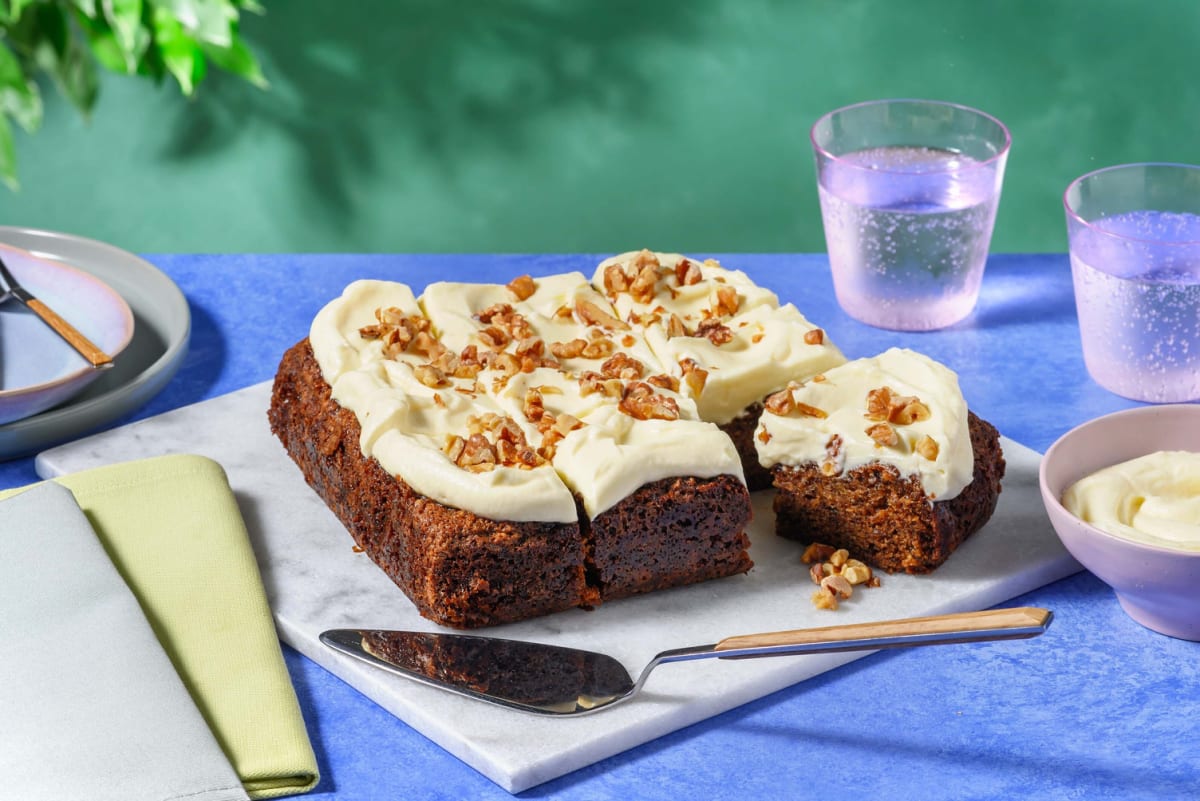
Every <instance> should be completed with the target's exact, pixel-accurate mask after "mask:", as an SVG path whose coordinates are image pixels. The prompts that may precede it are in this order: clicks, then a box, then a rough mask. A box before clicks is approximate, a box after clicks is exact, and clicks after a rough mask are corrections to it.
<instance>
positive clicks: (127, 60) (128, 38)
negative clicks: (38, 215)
mask: <svg viewBox="0 0 1200 801" xmlns="http://www.w3.org/2000/svg"><path fill="white" fill-rule="evenodd" d="M243 11H248V12H253V13H257V14H261V13H263V8H262V6H260V5H259V4H258V2H256V0H0V180H3V181H4V182H5V183H6V184H8V186H9V188H10V189H13V190H15V189H17V188H18V184H17V159H16V148H15V145H14V142H13V123H15V124H17V125H19V126H21V128H23V129H24V130H25V131H27V132H29V133H31V134H32V133H35V132H36V131H37V130H38V128H39V127H41V124H42V112H43V103H42V90H41V88H40V85H39V81H38V79H39V78H41V77H46V78H48V79H49V80H50V81H51V82H52V83H53V84H54V85H55V86H56V87H57V88H58V91H59V92H60V93H61V94H62V95H63V96H64V97H66V98H67V99H68V100H70V102H71V103H72V104H73V105H74V106H75V107H76V108H77V109H78V110H79V111H80V113H81V114H83V115H84V117H87V116H89V115H90V113H91V111H92V108H93V107H94V106H95V105H96V100H97V97H98V94H99V87H100V81H99V72H98V68H99V67H102V68H104V69H107V70H110V71H112V72H116V73H119V74H123V75H140V76H142V77H145V78H150V79H151V80H154V81H155V82H156V83H158V82H161V81H162V80H163V79H164V78H166V77H167V76H168V75H169V76H171V77H172V78H174V79H175V81H176V82H177V83H178V84H179V89H180V91H181V92H182V93H183V94H184V95H186V96H188V97H191V96H192V95H193V94H194V93H195V91H196V87H197V86H198V85H199V84H200V82H201V81H203V80H204V76H205V74H206V72H207V70H208V65H209V63H211V64H213V65H214V66H216V67H217V68H219V69H222V70H225V71H226V72H229V73H232V74H234V75H237V76H240V77H241V78H244V79H245V80H247V81H249V82H250V83H252V84H254V85H255V86H258V87H261V88H265V87H266V86H267V81H266V78H264V77H263V73H262V69H261V67H260V66H259V63H258V59H256V58H255V57H254V54H253V53H252V52H251V51H250V49H249V48H248V47H247V46H246V43H245V42H244V41H243V40H242V37H241V35H240V34H239V31H238V28H239V20H240V15H241V12H243Z"/></svg>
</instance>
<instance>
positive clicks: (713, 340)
mask: <svg viewBox="0 0 1200 801" xmlns="http://www.w3.org/2000/svg"><path fill="white" fill-rule="evenodd" d="M652 276H654V278H652ZM639 278H641V279H642V280H641V282H640V283H638V280H639ZM592 283H593V285H594V286H595V287H596V288H597V290H599V291H601V292H604V293H605V296H606V297H607V298H608V299H609V300H610V301H611V302H612V303H613V305H614V307H615V308H616V310H617V314H618V315H619V316H620V317H621V318H622V319H624V320H630V321H636V322H637V323H639V324H640V325H641V326H643V327H644V330H645V337H646V341H647V342H648V343H649V345H650V348H651V349H652V350H653V351H654V354H655V355H656V356H657V357H658V360H659V361H660V362H661V363H662V364H663V366H664V368H665V369H666V370H668V371H669V372H670V373H671V374H672V375H674V376H676V377H678V378H680V379H681V380H682V383H681V391H682V392H683V393H684V394H686V395H688V396H689V397H691V398H692V399H693V400H694V401H695V402H696V405H697V407H698V409H699V411H700V416H701V417H702V418H703V419H704V420H707V421H710V422H713V423H717V424H718V425H724V424H726V423H728V422H730V421H732V420H733V419H735V418H736V417H738V416H739V415H741V414H742V413H743V412H744V411H745V410H746V408H747V407H749V406H751V405H753V404H755V403H758V402H760V401H761V400H762V399H763V398H764V397H766V396H767V395H768V394H770V393H772V392H775V391H776V390H779V389H782V388H783V387H784V386H785V385H786V384H787V382H788V381H793V380H799V381H803V380H805V379H807V378H809V377H811V376H813V375H816V374H817V373H820V372H822V371H825V370H828V369H830V368H832V367H835V366H837V365H839V364H841V363H843V362H845V361H846V359H845V356H843V355H842V352H841V351H840V350H839V349H838V348H837V346H836V345H834V344H833V342H832V341H830V340H829V338H828V337H827V336H825V333H824V331H823V330H821V329H819V328H818V327H817V326H815V325H813V324H812V323H810V322H809V321H808V320H807V319H805V317H804V315H802V314H801V313H800V312H799V311H798V310H797V309H796V307H795V306H793V305H791V304H787V305H784V306H780V304H779V298H778V297H777V296H776V295H775V293H773V292H771V291H770V290H767V289H764V288H762V287H759V286H757V285H756V284H755V283H754V282H753V281H752V280H751V279H750V278H749V277H748V276H747V275H746V274H745V273H744V272H741V271H740V270H729V269H725V268H724V267H722V266H721V265H719V264H718V263H717V262H715V261H712V260H708V261H703V262H701V261H697V260H694V259H688V258H687V257H685V256H682V255H680V254H677V253H652V252H650V251H640V252H631V253H624V254H621V255H620V256H614V257H612V258H610V259H606V260H605V261H603V262H601V263H600V265H599V267H597V269H596V272H595V274H594V275H593V277H592ZM695 368H699V369H700V370H701V371H702V375H703V379H702V380H691V381H688V380H683V379H687V378H688V374H689V372H690V371H691V370H693V369H695Z"/></svg>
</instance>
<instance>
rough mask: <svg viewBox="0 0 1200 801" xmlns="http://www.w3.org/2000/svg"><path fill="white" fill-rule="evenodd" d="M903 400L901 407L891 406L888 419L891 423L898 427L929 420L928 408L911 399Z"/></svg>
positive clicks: (915, 399)
mask: <svg viewBox="0 0 1200 801" xmlns="http://www.w3.org/2000/svg"><path fill="white" fill-rule="evenodd" d="M903 400H904V404H903V405H900V406H897V405H893V407H892V414H891V416H890V417H889V418H888V419H889V420H890V421H891V422H893V423H895V424H896V425H898V426H906V425H911V424H912V423H917V422H920V421H922V420H928V419H929V416H930V412H929V407H928V406H926V405H925V404H924V403H922V402H921V401H920V400H918V399H917V398H913V397H905V398H903Z"/></svg>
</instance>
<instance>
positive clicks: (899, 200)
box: [810, 100, 1012, 331]
mask: <svg viewBox="0 0 1200 801" xmlns="http://www.w3.org/2000/svg"><path fill="white" fill-rule="evenodd" d="M810 136H811V139H812V146H813V153H814V154H815V157H816V166H817V190H818V193H819V194H820V199H821V218H822V222H823V223H824V226H825V243H826V246H827V248H828V250H829V263H830V266H831V268H832V270H833V287H834V291H835V292H836V294H837V299H838V303H839V304H840V305H841V307H842V309H844V310H845V311H846V313H847V314H849V315H850V316H851V317H853V318H855V319H856V320H859V321H861V322H864V323H867V324H869V325H873V326H877V327H879V328H890V329H894V330H900V331H929V330H933V329H937V328H944V327H946V326H948V325H952V324H954V323H956V322H958V321H959V320H961V319H963V318H964V317H966V316H967V315H969V314H970V313H971V311H972V309H974V308H975V303H976V300H977V299H978V297H979V285H980V283H981V282H982V280H983V268H984V263H985V262H986V261H987V253H988V247H989V245H990V244H991V239H992V228H993V226H994V225H995V221H996V206H997V205H998V204H999V202H1000V187H1001V184H1002V183H1003V180H1004V165H1005V162H1006V160H1007V158H1008V150H1009V146H1010V144H1011V142H1012V138H1011V137H1010V135H1009V132H1008V129H1007V128H1006V127H1005V126H1004V124H1003V123H1001V122H1000V121H999V120H997V119H995V118H994V117H991V116H989V115H987V114H984V113H983V112H982V111H976V110H975V109H972V108H967V107H966V106H960V105H955V104H953V103H942V102H938V101H933V100H877V101H872V102H869V103H859V104H857V105H853V106H847V107H845V108H841V109H837V110H836V111H831V112H829V113H828V114H826V115H824V116H823V117H821V118H820V119H819V120H817V122H816V123H815V124H814V125H813V127H812V131H811V134H810Z"/></svg>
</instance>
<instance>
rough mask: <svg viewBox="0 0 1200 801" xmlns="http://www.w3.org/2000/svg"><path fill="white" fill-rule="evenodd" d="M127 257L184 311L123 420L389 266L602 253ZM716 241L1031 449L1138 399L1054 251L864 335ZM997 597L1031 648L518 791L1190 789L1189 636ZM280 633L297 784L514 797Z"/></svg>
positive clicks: (278, 350)
mask: <svg viewBox="0 0 1200 801" xmlns="http://www.w3.org/2000/svg"><path fill="white" fill-rule="evenodd" d="M696 255H704V254H696ZM147 258H148V259H149V260H150V261H151V262H153V263H154V264H156V265H158V266H159V267H160V268H161V269H162V270H164V271H165V272H166V273H167V274H168V275H169V276H171V277H172V278H173V279H174V280H175V281H176V282H177V283H178V284H179V285H180V287H181V288H182V289H183V291H184V293H185V294H186V295H187V297H188V300H189V302H190V305H191V312H192V316H193V317H192V325H193V330H192V340H191V347H190V351H189V353H188V356H187V358H186V361H185V362H184V364H183V367H182V368H181V369H180V371H179V374H178V375H177V376H176V377H175V378H174V379H173V380H172V382H171V383H170V384H169V385H168V387H167V388H166V389H165V390H164V391H163V392H162V393H161V394H160V395H158V396H157V397H156V398H154V399H153V400H152V401H151V402H150V403H148V404H147V405H146V407H145V408H143V409H142V410H140V411H139V412H138V413H137V414H136V415H135V416H134V418H131V419H139V418H142V417H147V416H150V415H153V414H157V413H160V412H164V411H167V410H170V409H173V408H176V407H179V406H182V405H185V404H190V403H194V402H196V401H200V400H203V399H206V398H211V397H215V396H217V395H221V394H224V393H226V392H230V391H232V390H235V389H240V388H242V387H244V386H247V385H250V384H253V383H256V382H259V381H263V380H266V379H268V378H270V377H271V376H272V375H273V373H274V371H275V366H276V364H277V362H278V359H279V357H280V355H281V354H282V352H283V351H284V349H286V348H287V347H288V346H290V345H291V344H292V343H294V342H295V341H296V340H298V339H300V338H301V337H303V336H304V335H305V334H306V333H307V330H308V324H309V321H310V320H311V319H312V317H313V315H314V314H315V313H316V312H317V310H318V309H319V308H320V307H321V306H322V305H323V304H324V303H325V302H326V301H327V300H329V299H330V298H332V297H334V296H335V295H337V294H338V293H339V292H340V291H341V289H342V287H343V286H344V285H345V284H347V283H349V282H350V281H351V280H354V279H356V278H363V277H378V278H388V279H394V280H400V281H405V282H407V283H409V284H411V285H412V286H413V287H414V289H416V290H418V291H419V290H420V289H421V288H422V287H424V285H425V284H426V283H428V282H430V281H435V280H441V279H453V280H470V281H482V280H490V281H501V282H506V281H508V280H510V279H511V278H513V277H514V276H516V275H519V274H521V273H525V272H530V273H533V274H535V275H537V274H547V273H552V272H560V271H564V270H572V269H579V270H583V271H584V272H587V273H589V274H590V270H591V269H592V267H593V266H594V264H595V263H596V262H597V261H598V260H599V258H600V257H592V256H580V255H572V256H520V255H509V256H495V255H438V256H420V255H404V256H397V255H150V256H148V257H147ZM718 258H720V259H721V261H722V263H723V264H725V265H726V266H728V267H736V268H740V269H743V270H745V271H746V272H748V273H749V274H750V275H751V276H752V277H753V278H754V279H756V280H757V281H758V282H759V283H761V284H763V285H765V286H768V287H770V288H772V289H774V290H775V291H776V292H777V293H778V294H779V295H780V297H781V299H783V300H785V301H792V302H795V303H796V305H797V306H798V307H799V308H800V309H801V311H803V312H804V313H805V314H806V315H807V316H808V317H809V318H810V319H811V320H813V321H814V322H816V323H817V324H819V325H821V326H823V327H825V329H826V330H827V331H828V332H829V335H830V336H831V337H832V338H833V339H834V341H835V342H837V343H838V344H839V346H841V347H842V349H843V350H844V351H845V352H846V355H847V356H849V357H852V358H853V357H857V356H866V355H873V354H874V353H877V352H879V351H882V350H884V349H885V348H887V347H890V346H893V345H901V346H906V347H911V348H914V349H917V350H920V351H923V352H925V353H927V354H929V355H931V356H933V357H934V358H937V359H939V360H941V361H943V362H945V363H946V364H948V365H950V366H951V367H952V368H954V369H955V370H956V371H957V372H958V374H959V378H960V382H961V385H962V389H963V392H964V394H965V396H966V398H967V400H968V403H969V404H970V405H971V407H972V408H973V409H974V410H975V411H976V412H978V413H979V414H980V415H981V416H982V417H984V418H986V419H989V420H991V421H992V422H993V423H995V424H996V426H997V427H998V428H999V429H1000V430H1001V431H1002V432H1003V433H1004V434H1006V435H1008V436H1009V437H1011V438H1013V439H1015V440H1018V441H1020V442H1022V443H1025V444H1026V445H1029V446H1030V447H1032V448H1035V449H1037V450H1039V451H1041V450H1045V449H1046V448H1047V447H1048V446H1049V445H1050V444H1051V443H1052V442H1053V441H1054V440H1055V439H1056V438H1057V437H1058V436H1059V435H1061V434H1062V433H1063V432H1065V431H1066V430H1067V429H1069V428H1071V427H1072V426H1074V425H1077V424H1079V423H1082V422H1083V421H1085V420H1088V419H1091V418H1093V417H1096V416H1098V415H1101V414H1105V413H1107V412H1110V411H1115V410H1117V409H1123V408H1128V407H1131V406H1134V405H1136V404H1134V403H1132V402H1130V401H1126V400H1123V399H1121V398H1118V397H1116V396H1114V395H1112V394H1110V393H1108V392H1106V391H1105V390H1103V389H1101V388H1100V387H1099V386H1097V385H1096V384H1095V383H1093V382H1092V381H1091V380H1090V379H1089V377H1088V375H1087V372H1086V370H1085V369H1084V366H1083V361H1082V356H1081V352H1080V345H1079V335H1078V329H1077V325H1076V317H1075V309H1074V303H1073V300H1072V292H1071V277H1070V268H1069V265H1068V262H1067V258H1066V256H1065V255H1000V256H993V257H992V258H991V260H990V261H989V263H988V268H987V274H986V277H985V279H984V285H983V291H982V295H981V298H980V302H979V306H978V308H977V309H976V311H975V313H974V314H973V315H972V316H971V317H970V318H969V319H968V320H966V321H965V322H963V323H961V324H959V325H957V326H955V327H953V328H950V329H947V330H944V331H940V332H936V333H928V334H901V333H894V332H887V331H880V330H876V329H873V328H869V327H867V326H863V325H861V324H859V323H856V322H854V321H853V320H851V319H850V318H849V317H847V316H846V315H845V314H844V313H843V312H842V311H841V310H840V309H839V308H838V307H837V304H836V302H835V301H834V297H833V289H832V285H831V283H830V279H829V274H828V262H827V260H826V257H825V256H824V255H794V254H778V255H775V254H773V255H725V256H721V255H718ZM121 422H127V421H121ZM34 480H36V476H35V474H34V472H33V464H32V460H31V459H22V460H17V461H13V462H8V463H0V488H3V487H12V486H18V485H21V484H25V483H29V482H32V481H34ZM1017 601H1018V602H1019V603H1022V604H1029V605H1036V606H1044V607H1048V608H1050V609H1052V610H1054V613H1055V623H1054V625H1053V626H1052V627H1051V630H1050V631H1049V633H1047V634H1046V635H1045V636H1044V637H1042V638H1041V639H1039V640H1037V641H1035V642H1036V647H1032V644H1031V647H1025V648H1013V647H1012V646H1011V644H983V643H981V644H976V645H964V646H953V647H944V648H928V649H919V650H914V651H904V652H891V653H882V654H876V655H874V656H870V657H867V658H865V659H862V660H859V661H856V662H854V663H852V664H851V665H849V666H847V667H844V668H840V669H838V670H835V671H833V672H831V673H828V674H824V675H822V676H820V677H818V678H815V679H813V680H810V681H807V682H804V683H803V684H800V685H797V686H794V687H792V688H790V689H788V690H784V691H782V692H779V693H776V694H775V695H772V696H769V697H767V698H764V699H761V700H759V701H756V702H754V703H751V704H748V705H746V706H744V707H741V708H739V709H736V710H734V711H732V712H728V713H726V714H724V715H721V716H719V717H716V718H713V719H711V720H708V721H706V722H704V723H701V724H698V725H695V726H692V727H690V728H687V729H684V730H682V731H679V732H676V733H674V734H671V735H669V736H666V737H663V738H661V739H659V740H656V741H653V742H651V743H649V744H647V745H644V746H642V747H640V748H637V749H634V750H632V751H629V752H626V753H624V754H621V755H619V756H616V757H613V758H611V759H608V760H606V761H604V762H601V763H599V764H596V765H593V766H591V767H588V768H586V769H584V770H580V771H578V772H576V773H573V774H570V775H568V776H565V777H562V778H560V779H557V780H555V781H552V782H550V783H547V784H544V785H541V786H539V787H535V788H533V789H531V790H528V791H526V792H525V793H522V794H521V797H529V798H555V799H560V798H561V799H589V800H590V799H622V800H624V799H663V800H664V801H667V800H668V799H669V801H678V799H681V798H716V797H730V796H734V797H740V798H814V799H822V800H823V801H827V799H839V801H849V799H853V798H889V799H907V798H920V799H923V800H930V799H985V798H986V799H1012V798H1036V799H1049V798H1053V799H1058V798H1064V799H1065V798H1072V799H1078V798H1082V799H1121V801H1127V800H1128V799H1143V798H1144V799H1155V801H1163V799H1174V798H1198V797H1200V644H1197V643H1189V642H1182V641H1178V640H1172V639H1169V638H1167V637H1163V636H1160V635H1157V634H1153V633H1151V632H1149V631H1147V630H1146V629H1143V628H1141V627H1140V626H1138V625H1137V624H1135V623H1133V622H1132V621H1131V620H1130V619H1129V618H1128V617H1126V616H1125V614H1124V613H1123V612H1122V611H1121V610H1120V607H1119V606H1118V604H1117V602H1116V599H1115V598H1114V597H1113V595H1112V593H1111V592H1110V591H1109V590H1108V588H1107V587H1105V586H1104V585H1103V584H1101V583H1100V582H1099V581H1097V580H1096V579H1095V578H1093V577H1091V576H1090V575H1089V574H1087V573H1081V574H1079V575H1076V576H1074V577H1071V578H1068V579H1065V580H1063V581H1059V582H1057V583H1055V584H1052V585H1050V586H1047V587H1045V588H1043V589H1040V590H1038V591H1036V592H1033V593H1030V594H1029V595H1027V596H1024V597H1023V598H1020V599H1017ZM798 603H807V599H806V598H801V599H799V600H798ZM729 633H730V634H735V633H741V632H729ZM688 644H689V643H677V644H676V645H688ZM669 645H671V644H670V643H664V647H667V646H669ZM285 650H286V651H287V653H286V657H287V662H288V667H289V669H290V671H291V675H292V678H293V680H294V682H295V685H296V689H297V692H298V695H299V697H300V701H301V704H302V706H303V711H304V714H305V717H306V721H307V724H308V726H309V731H310V734H311V738H312V741H313V745H314V747H315V749H316V752H317V758H318V760H319V763H320V768H321V774H322V781H321V784H320V785H319V787H318V788H317V789H316V791H315V792H314V793H313V794H312V795H311V796H309V797H310V798H314V799H338V800H339V801H345V800H346V799H376V798H379V799H383V798H389V799H390V798H405V799H425V798H446V799H467V798H470V799H489V798H508V797H510V796H509V794H508V793H507V792H505V791H504V790H501V789H500V788H499V787H497V786H496V785H494V784H492V783H491V782H490V781H488V780H487V779H485V778H484V777H483V776H481V775H479V774H478V773H476V772H475V771H473V770H472V769H471V768H468V767H467V766H465V765H464V764H462V763H461V762H459V761H458V760H456V759H455V758H454V757H452V756H450V755H449V754H447V753H446V752H444V751H442V750H441V749H440V748H438V747H437V746H435V745H433V744H432V743H430V742H429V741H428V740H426V739H425V738H424V737H422V736H421V735H419V734H417V733H416V732H414V731H413V730H412V729H410V728H408V727H407V726H406V725H405V724H403V723H401V722H400V721H399V720H397V719H395V718H393V717H392V716H391V715H389V714H388V713H387V712H385V711H384V710H382V709H380V708H379V707H377V706H376V705H375V704H374V703H372V702H371V701H369V700H368V699H366V698H365V697H363V696H361V695H359V694H358V693H357V692H356V691H354V690H353V689H351V688H350V687H348V686H347V685H345V684H343V683H342V682H341V681H340V680H338V679H336V678H334V677H333V676H331V675H330V674H328V673H327V672H325V671H324V670H323V669H322V668H320V667H318V666H316V665H315V664H313V663H311V662H309V661H308V660H307V659H305V658H303V657H301V656H299V655H298V654H296V653H295V652H293V651H291V650H290V649H285ZM513 736H520V733H519V732H514V733H513Z"/></svg>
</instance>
